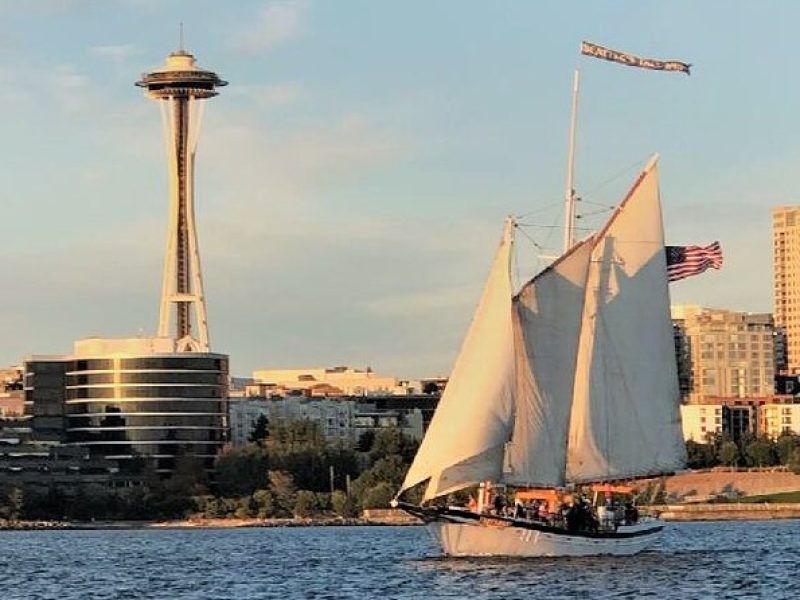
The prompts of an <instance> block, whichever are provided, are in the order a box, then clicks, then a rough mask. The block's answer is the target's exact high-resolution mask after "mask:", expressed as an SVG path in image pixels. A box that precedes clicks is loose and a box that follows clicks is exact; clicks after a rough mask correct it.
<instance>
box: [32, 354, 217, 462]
mask: <svg viewBox="0 0 800 600" xmlns="http://www.w3.org/2000/svg"><path fill="white" fill-rule="evenodd" d="M173 344H174V342H173V341H172V340H171V339H167V338H135V339H132V340H108V339H90V340H82V341H79V342H76V344H75V350H76V351H75V354H74V355H73V356H68V357H59V358H60V360H56V361H54V360H53V358H52V357H51V358H49V360H47V361H46V364H47V366H48V368H49V372H48V378H49V379H47V380H45V379H44V378H43V377H42V376H39V377H37V370H39V371H42V369H37V364H40V363H41V364H42V366H44V364H45V361H37V360H36V359H32V360H30V361H29V362H27V363H26V372H27V373H26V392H27V393H28V394H29V395H30V399H31V400H32V408H33V411H34V415H35V414H36V399H37V395H38V396H44V397H46V396H47V395H48V394H47V390H46V389H44V388H43V386H42V384H44V383H48V382H49V385H50V386H56V387H60V388H61V390H63V391H62V394H61V397H62V402H63V404H62V407H63V424H64V434H65V435H64V438H63V439H64V441H65V442H66V443H67V444H68V445H75V446H85V447H88V448H89V450H90V452H91V454H92V455H98V456H104V457H106V458H109V459H112V460H116V461H118V462H119V464H120V467H122V468H125V467H126V466H131V467H134V465H141V461H142V459H146V460H147V462H149V463H150V464H151V465H152V466H154V467H155V468H156V469H157V470H158V471H159V472H162V473H166V472H170V471H172V469H173V468H174V466H175V461H176V458H178V457H179V456H182V455H183V456H193V457H197V458H199V459H201V460H202V462H203V464H204V465H205V467H206V468H207V469H211V468H213V462H214V457H215V456H216V454H217V452H218V451H219V450H220V448H221V447H222V445H223V444H224V443H225V442H226V441H227V438H228V417H227V398H228V357H227V356H225V355H224V354H216V353H211V352H174V351H170V350H171V349H172V347H173ZM54 362H55V363H57V364H59V365H60V367H61V369H59V370H60V371H61V372H60V373H59V375H60V376H59V377H58V378H57V379H53V372H52V371H53V369H52V367H53V363H54ZM37 379H38V381H37ZM45 387H47V386H45ZM37 392H38V394H37ZM50 395H51V396H52V393H51V394H50Z"/></svg>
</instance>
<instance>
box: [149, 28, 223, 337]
mask: <svg viewBox="0 0 800 600" xmlns="http://www.w3.org/2000/svg"><path fill="white" fill-rule="evenodd" d="M227 84H228V82H227V81H223V80H222V79H221V78H220V77H219V75H217V74H216V73H214V72H213V71H208V70H206V69H202V68H200V67H199V66H198V65H197V62H196V61H195V58H194V56H192V55H191V54H190V53H188V52H186V50H184V49H183V44H182V43H181V47H180V48H179V49H178V50H176V51H175V52H172V53H171V54H170V55H169V56H167V61H166V64H165V65H164V66H163V67H161V68H158V69H155V70H153V71H151V72H149V73H145V74H144V75H142V78H141V79H140V80H139V81H137V82H136V85H137V86H139V87H142V88H144V89H145V90H146V94H147V96H148V97H150V98H152V99H154V100H158V101H159V104H160V108H161V117H162V121H163V127H164V141H165V143H166V148H167V167H168V169H169V181H170V186H169V188H170V189H169V197H170V218H169V231H168V234H167V252H166V258H165V260H164V275H163V280H162V287H161V309H160V315H159V325H158V335H159V337H173V338H174V339H175V340H176V349H177V350H178V351H179V352H180V351H183V352H208V351H209V340H208V323H207V317H206V301H205V296H204V294H203V275H202V271H201V268H200V250H199V248H198V244H197V229H196V227H195V214H194V155H195V150H196V148H197V139H198V136H199V133H200V124H201V119H202V112H203V104H204V103H203V102H200V101H201V100H207V99H208V98H212V97H214V96H216V95H217V94H218V91H217V88H219V87H222V86H224V85H227ZM173 317H174V323H175V324H174V329H173V324H172V322H173ZM193 327H194V328H195V329H193Z"/></svg>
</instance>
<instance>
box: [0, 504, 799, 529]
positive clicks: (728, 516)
mask: <svg viewBox="0 0 800 600" xmlns="http://www.w3.org/2000/svg"><path fill="white" fill-rule="evenodd" d="M647 508H650V509H652V510H653V511H655V512H657V513H659V515H660V517H661V518H662V519H663V520H664V521H667V522H703V521H768V520H783V519H800V503H767V502H762V503H738V502H725V503H716V504H712V503H697V504H670V505H660V506H652V507H647ZM375 512H378V511H375ZM380 512H381V513H383V514H379V515H366V516H364V517H357V518H342V517H330V518H291V519H259V518H246V519H237V518H220V519H205V518H196V517H190V518H187V519H174V520H157V521H54V520H43V521H3V520H0V531H52V530H71V531H112V530H143V529H159V530H161V529H242V528H258V527H261V528H273V527H351V526H358V527H377V526H393V527H413V526H420V525H422V524H423V523H422V521H420V520H419V519H416V518H414V517H410V516H405V515H397V514H385V513H389V512H390V511H388V510H387V511H380Z"/></svg>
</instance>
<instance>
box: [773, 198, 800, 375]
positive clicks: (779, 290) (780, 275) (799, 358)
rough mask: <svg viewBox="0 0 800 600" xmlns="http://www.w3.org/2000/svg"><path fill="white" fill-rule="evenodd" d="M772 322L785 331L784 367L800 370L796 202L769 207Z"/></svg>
mask: <svg viewBox="0 0 800 600" xmlns="http://www.w3.org/2000/svg"><path fill="white" fill-rule="evenodd" d="M772 273H773V294H774V301H775V325H776V326H777V327H779V328H781V329H782V330H783V331H784V332H785V334H786V358H787V365H786V366H787V369H788V370H789V371H790V372H795V371H800V206H777V207H775V208H774V209H773V210H772Z"/></svg>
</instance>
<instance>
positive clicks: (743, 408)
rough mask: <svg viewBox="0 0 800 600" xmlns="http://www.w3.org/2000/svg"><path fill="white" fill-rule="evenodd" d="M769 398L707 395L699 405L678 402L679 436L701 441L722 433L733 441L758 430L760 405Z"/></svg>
mask: <svg viewBox="0 0 800 600" xmlns="http://www.w3.org/2000/svg"><path fill="white" fill-rule="evenodd" d="M768 401H769V398H748V399H742V398H714V397H711V398H709V400H708V402H705V403H703V404H683V405H681V422H682V426H683V438H684V439H685V440H686V441H690V440H691V441H693V442H698V443H705V442H706V441H708V439H709V438H712V437H715V436H717V435H721V434H726V435H728V436H730V437H731V438H732V439H733V440H734V441H737V442H738V441H739V440H741V439H742V438H744V437H746V436H748V435H756V434H758V433H759V432H760V427H759V421H758V416H759V414H760V412H759V411H760V404H761V403H763V402H768Z"/></svg>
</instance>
